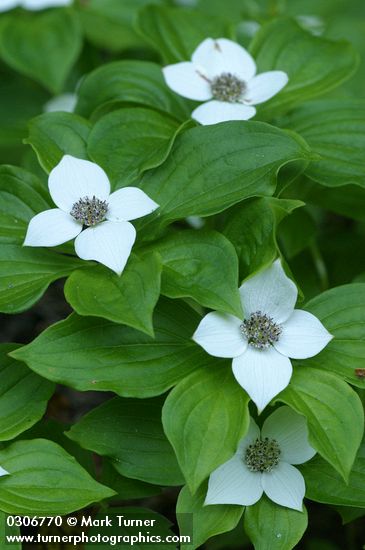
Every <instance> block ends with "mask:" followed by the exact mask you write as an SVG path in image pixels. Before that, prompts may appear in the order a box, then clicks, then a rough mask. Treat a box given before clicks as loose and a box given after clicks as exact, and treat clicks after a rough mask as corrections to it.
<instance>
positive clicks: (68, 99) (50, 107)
mask: <svg viewBox="0 0 365 550" xmlns="http://www.w3.org/2000/svg"><path fill="white" fill-rule="evenodd" d="M76 103H77V95H76V94H73V93H66V94H60V95H57V96H55V97H52V99H50V100H49V101H47V103H46V104H45V105H44V107H43V111H44V112H45V113H54V112H63V113H73V112H74V110H75V107H76Z"/></svg>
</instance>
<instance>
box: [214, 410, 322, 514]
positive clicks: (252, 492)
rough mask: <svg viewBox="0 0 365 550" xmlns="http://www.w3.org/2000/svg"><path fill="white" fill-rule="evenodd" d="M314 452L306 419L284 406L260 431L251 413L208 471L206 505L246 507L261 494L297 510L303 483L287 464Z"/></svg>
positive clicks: (302, 494)
mask: <svg viewBox="0 0 365 550" xmlns="http://www.w3.org/2000/svg"><path fill="white" fill-rule="evenodd" d="M315 453H316V451H315V450H314V449H313V448H312V447H311V446H310V445H309V443H308V431H307V422H306V419H305V418H304V416H301V415H300V414H297V413H296V412H294V411H293V410H292V409H290V408H289V407H280V408H279V409H276V411H274V412H273V413H272V414H271V415H270V416H269V417H268V418H267V419H266V420H265V422H264V424H263V427H262V430H261V432H260V429H259V428H258V427H257V425H256V424H255V422H254V420H253V419H252V418H251V420H250V426H249V429H248V433H247V434H246V436H245V437H244V438H243V439H242V440H241V441H240V443H239V445H238V449H237V451H236V453H235V455H234V456H233V457H232V458H231V459H230V460H228V462H225V463H224V464H222V466H219V468H217V469H216V470H215V471H214V472H213V473H212V474H211V475H210V478H209V485H208V493H207V496H206V499H205V504H239V505H242V506H250V505H251V504H255V502H257V501H258V500H260V498H261V496H262V494H263V493H265V494H266V495H267V496H268V497H269V498H270V499H271V500H272V501H274V502H276V503H277V504H280V505H281V506H286V507H287V508H293V509H294V510H299V511H300V512H301V511H302V509H303V498H304V495H305V483H304V479H303V476H302V474H301V473H300V472H299V470H298V469H297V468H294V466H292V464H302V463H303V462H306V461H307V460H309V459H311V458H312V457H313V456H314V455H315Z"/></svg>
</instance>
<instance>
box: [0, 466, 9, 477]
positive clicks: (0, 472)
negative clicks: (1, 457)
mask: <svg viewBox="0 0 365 550" xmlns="http://www.w3.org/2000/svg"><path fill="white" fill-rule="evenodd" d="M8 475H10V474H9V472H7V471H6V470H4V468H2V467H1V466H0V477H2V476H8Z"/></svg>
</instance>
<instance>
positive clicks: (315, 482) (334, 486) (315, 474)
mask: <svg viewBox="0 0 365 550" xmlns="http://www.w3.org/2000/svg"><path fill="white" fill-rule="evenodd" d="M299 468H300V471H301V472H302V474H303V475H304V478H305V484H306V496H307V497H308V498H310V499H311V500H315V501H316V502H323V503H325V504H336V505H337V504H338V505H342V506H354V507H357V508H365V444H362V446H361V447H360V450H359V452H358V454H357V458H356V460H355V463H354V466H353V468H352V471H351V475H350V478H349V481H348V483H345V482H344V481H343V479H342V478H341V476H340V475H339V474H338V473H337V472H336V471H335V470H334V469H333V468H331V466H329V464H327V462H325V461H324V460H323V459H322V458H320V457H316V458H314V459H313V460H311V461H310V462H308V463H307V464H303V465H301V466H299Z"/></svg>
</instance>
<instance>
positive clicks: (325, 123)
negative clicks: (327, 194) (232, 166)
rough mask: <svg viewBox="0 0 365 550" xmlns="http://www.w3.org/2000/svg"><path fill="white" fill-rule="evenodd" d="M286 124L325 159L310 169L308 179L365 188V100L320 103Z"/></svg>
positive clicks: (295, 116)
mask: <svg viewBox="0 0 365 550" xmlns="http://www.w3.org/2000/svg"><path fill="white" fill-rule="evenodd" d="M283 124H284V125H285V126H288V127H289V128H291V129H293V130H295V131H296V132H298V133H299V134H300V135H301V136H303V137H304V138H305V139H306V141H307V142H308V144H309V145H310V147H311V148H312V149H313V151H315V152H316V153H319V155H320V156H321V157H322V159H321V160H319V161H316V162H312V163H311V164H310V165H309V167H308V168H307V169H306V175H307V176H308V177H310V178H311V179H313V180H315V181H317V182H318V183H321V184H322V185H327V186H329V187H338V186H342V185H345V184H355V185H360V186H361V187H365V167H364V163H363V158H364V149H365V101H362V100H357V99H341V100H338V99H334V100H328V99H326V100H321V101H316V102H313V103H309V104H307V105H303V106H302V107H300V108H299V109H298V110H296V111H295V112H294V113H293V114H292V115H291V116H289V117H288V118H287V119H286V120H285V121H284V122H283Z"/></svg>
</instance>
